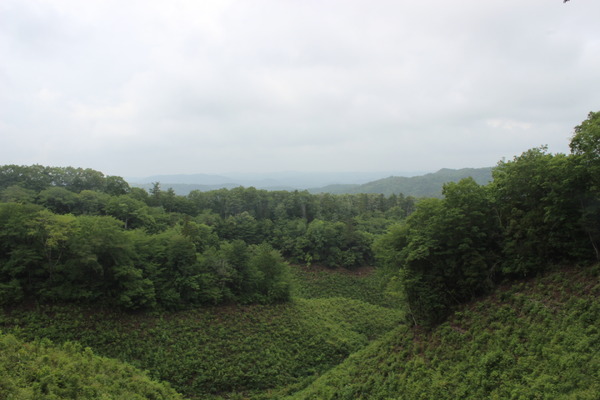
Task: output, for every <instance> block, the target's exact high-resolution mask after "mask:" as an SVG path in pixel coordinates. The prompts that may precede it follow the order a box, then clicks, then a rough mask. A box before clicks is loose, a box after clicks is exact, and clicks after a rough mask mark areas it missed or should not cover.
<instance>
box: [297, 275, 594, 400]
mask: <svg viewBox="0 0 600 400" xmlns="http://www.w3.org/2000/svg"><path fill="white" fill-rule="evenodd" d="M599 295H600V281H599V280H598V275H597V271H596V272H594V271H593V270H590V269H587V270H583V271H582V270H579V271H575V270H567V271H562V272H555V273H552V274H549V275H548V276H546V277H544V278H542V279H538V280H536V281H533V282H529V283H527V284H519V285H516V286H514V287H513V288H511V289H509V290H506V289H505V290H502V291H498V292H496V293H495V294H494V295H493V296H490V297H489V298H487V299H486V300H484V301H481V302H477V303H473V304H471V305H469V306H467V307H464V308H463V309H462V310H460V312H457V313H456V314H455V315H454V316H453V317H451V318H450V319H449V321H447V322H446V323H444V324H442V325H440V326H438V327H437V328H436V329H434V330H433V331H430V332H425V331H420V330H415V329H409V328H407V327H398V328H397V329H394V330H392V331H390V332H389V333H388V334H387V335H385V336H384V337H382V338H381V339H379V340H377V341H376V342H374V343H373V344H371V345H369V346H367V347H366V348H364V349H363V350H360V351H359V352H357V353H355V354H353V355H351V356H350V357H349V358H348V359H347V360H346V361H345V362H344V363H342V364H341V365H339V366H338V367H335V368H333V369H331V370H330V371H328V372H327V373H325V374H324V375H323V376H322V377H320V378H319V379H317V380H316V381H315V382H314V383H313V384H312V385H310V386H309V387H308V388H306V389H305V390H303V391H300V392H298V393H296V394H294V395H292V396H290V397H288V399H289V400H303V399H319V400H328V399H336V400H345V399H348V400H355V399H370V400H388V399H398V400H400V399H406V400H412V399H440V400H443V399H449V400H450V399H452V400H453V399H588V400H592V399H597V396H598V393H600V354H599V353H598V348H599V346H600V330H599V329H598V327H599V326H600V306H599V304H598V301H597V298H598V296H599Z"/></svg>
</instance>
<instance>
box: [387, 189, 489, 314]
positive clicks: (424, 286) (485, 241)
mask: <svg viewBox="0 0 600 400" xmlns="http://www.w3.org/2000/svg"><path fill="white" fill-rule="evenodd" d="M444 194H445V196H446V198H445V199H443V200H439V199H428V200H423V201H421V202H420V203H419V204H418V205H417V210H416V211H415V212H414V213H413V214H412V215H411V216H410V217H409V218H408V219H407V220H406V223H405V225H401V226H398V227H396V228H394V229H393V230H392V231H391V232H390V233H389V234H388V235H386V236H384V237H383V238H382V239H381V241H380V242H379V244H378V246H377V248H378V249H379V250H380V254H379V258H380V259H381V260H382V262H383V263H384V264H386V265H387V268H388V270H392V271H393V270H394V269H395V268H399V282H400V283H401V286H402V289H403V292H404V294H405V295H406V299H407V302H408V307H409V310H410V312H411V315H412V318H413V319H414V320H415V321H416V322H418V323H419V324H431V323H435V322H438V321H440V320H441V319H442V318H444V317H445V315H447V313H448V312H449V311H450V309H451V307H452V305H456V304H460V303H461V302H464V301H468V300H470V299H472V298H473V297H475V296H477V295H479V294H481V293H484V292H485V291H486V290H487V289H488V288H489V287H490V283H491V281H490V276H491V274H492V273H493V268H494V265H495V263H496V262H497V261H498V251H497V249H496V248H495V242H494V239H495V238H496V237H497V236H498V234H499V227H498V226H497V224H496V219H495V218H494V215H493V209H492V207H491V201H490V199H489V195H488V192H487V189H486V187H483V186H479V185H478V184H477V183H475V181H473V180H472V179H464V180H462V181H460V182H459V183H450V184H448V185H446V186H445V187H444Z"/></svg>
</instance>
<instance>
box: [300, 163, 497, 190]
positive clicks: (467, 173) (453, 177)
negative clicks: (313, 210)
mask: <svg viewBox="0 0 600 400" xmlns="http://www.w3.org/2000/svg"><path fill="white" fill-rule="evenodd" d="M467 177H472V178H473V179H475V181H476V182H477V183H479V184H480V185H484V184H486V183H488V182H490V181H491V180H492V168H463V169H447V168H444V169H441V170H439V171H437V172H434V173H431V174H426V175H421V176H413V177H410V178H407V177H402V176H390V177H388V178H384V179H379V180H376V181H373V182H368V183H365V184H362V185H330V186H325V187H322V188H316V189H310V192H311V193H332V194H345V193H347V194H356V193H381V194H384V195H387V196H389V195H391V194H400V193H402V194H404V195H405V196H413V197H441V196H442V186H443V185H444V183H446V182H458V181H459V180H461V179H463V178H467Z"/></svg>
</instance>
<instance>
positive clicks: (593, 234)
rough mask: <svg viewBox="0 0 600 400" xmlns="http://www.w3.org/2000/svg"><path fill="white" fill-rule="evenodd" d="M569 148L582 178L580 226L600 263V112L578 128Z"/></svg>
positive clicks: (591, 115) (576, 174)
mask: <svg viewBox="0 0 600 400" xmlns="http://www.w3.org/2000/svg"><path fill="white" fill-rule="evenodd" d="M569 146H570V148H571V153H572V160H573V165H574V171H575V173H574V175H575V176H577V177H578V178H579V182H578V183H579V191H578V193H577V194H578V195H577V196H576V197H577V198H578V200H579V206H580V210H581V220H580V221H581V222H580V223H581V226H582V228H583V230H584V231H585V233H586V235H587V237H588V239H589V242H590V244H591V247H592V248H593V250H594V254H595V257H596V260H600V112H590V113H589V114H588V118H587V119H586V120H585V121H583V122H582V123H581V125H578V126H576V127H575V132H574V134H573V137H572V138H571V142H570V144H569Z"/></svg>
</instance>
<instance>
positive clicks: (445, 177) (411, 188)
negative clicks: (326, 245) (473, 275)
mask: <svg viewBox="0 0 600 400" xmlns="http://www.w3.org/2000/svg"><path fill="white" fill-rule="evenodd" d="M386 174H387V175H388V177H387V178H381V177H382V176H385V175H386ZM400 174H402V175H404V176H398V175H394V174H393V173H392V174H390V173H385V172H342V173H317V172H313V173H303V172H281V173H272V174H266V173H265V174H250V173H248V174H232V175H230V176H222V175H209V174H193V175H155V176H150V177H146V178H126V180H127V181H128V182H129V184H130V185H131V186H134V187H141V188H144V189H150V188H151V187H152V186H153V183H154V182H159V183H160V186H161V188H162V189H163V190H166V189H168V188H173V190H174V191H175V193H177V194H179V195H187V194H188V193H189V192H191V191H192V190H200V191H209V190H217V189H221V188H226V189H231V188H234V187H238V186H244V187H250V186H253V187H255V188H257V189H265V190H308V191H309V192H311V193H332V194H353V193H382V194H384V195H390V194H393V193H394V194H399V193H403V194H404V195H406V196H414V197H441V195H442V186H443V184H444V183H446V182H457V181H459V180H461V179H463V178H466V177H472V178H473V179H475V181H476V182H477V183H479V184H486V183H488V182H490V181H491V180H492V168H491V167H489V168H463V169H448V168H444V169H441V170H439V171H437V172H434V173H428V174H424V175H418V173H417V172H403V173H400ZM390 175H392V176H390Z"/></svg>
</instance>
